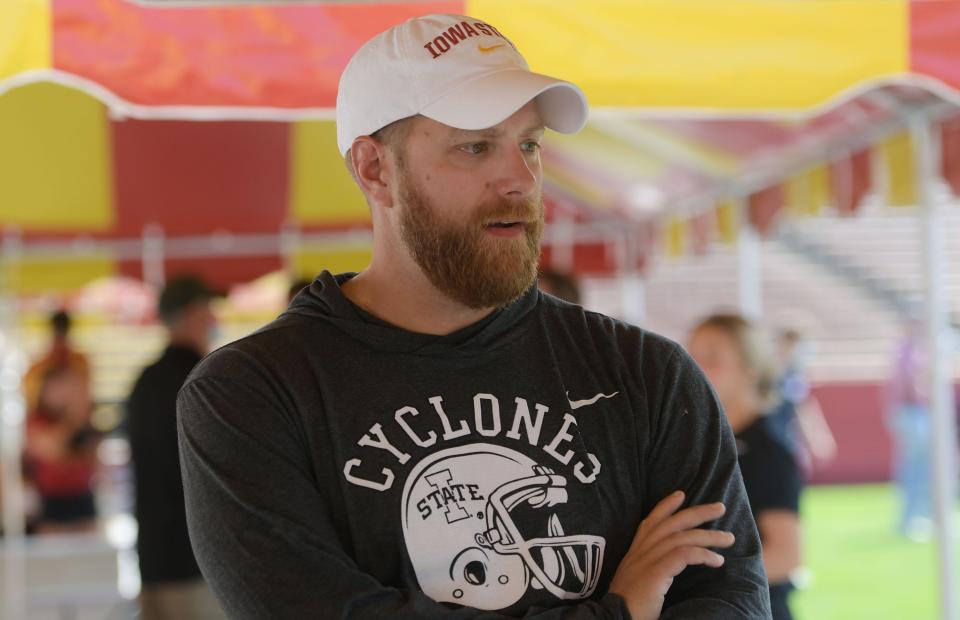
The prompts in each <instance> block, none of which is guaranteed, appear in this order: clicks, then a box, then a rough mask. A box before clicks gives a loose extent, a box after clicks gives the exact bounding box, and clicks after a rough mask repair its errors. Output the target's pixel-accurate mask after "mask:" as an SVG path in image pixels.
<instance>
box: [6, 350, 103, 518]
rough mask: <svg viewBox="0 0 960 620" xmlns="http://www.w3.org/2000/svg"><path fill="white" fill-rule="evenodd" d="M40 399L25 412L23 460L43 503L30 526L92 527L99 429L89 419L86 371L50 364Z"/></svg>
mask: <svg viewBox="0 0 960 620" xmlns="http://www.w3.org/2000/svg"><path fill="white" fill-rule="evenodd" d="M36 399H37V400H36V402H35V403H34V405H33V409H31V410H30V412H29V415H28V417H27V433H26V449H25V455H24V456H25V459H24V460H25V464H26V470H27V472H28V477H29V480H30V481H31V482H32V483H33V485H34V487H35V488H36V491H37V493H38V494H39V496H40V502H41V509H40V515H39V518H38V520H37V522H35V523H32V524H31V527H30V530H31V531H33V532H36V533H38V534H44V533H64V532H81V531H90V530H93V529H94V528H95V526H96V505H95V502H94V495H93V480H94V474H95V473H96V466H97V454H96V448H97V444H98V443H99V435H98V433H97V432H96V431H95V430H94V429H93V427H92V426H91V425H90V414H91V410H92V403H91V400H90V391H89V385H88V383H87V375H86V374H85V373H83V372H79V371H78V370H77V369H76V368H74V367H71V366H70V365H67V364H61V365H51V366H50V367H48V368H47V369H46V370H45V372H44V374H43V376H42V377H41V378H40V384H39V392H38V394H37V396H36Z"/></svg>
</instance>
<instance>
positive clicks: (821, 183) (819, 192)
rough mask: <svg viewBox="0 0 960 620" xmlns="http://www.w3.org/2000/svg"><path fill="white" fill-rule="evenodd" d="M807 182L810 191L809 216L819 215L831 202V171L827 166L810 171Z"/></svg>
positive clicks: (820, 166) (816, 167)
mask: <svg viewBox="0 0 960 620" xmlns="http://www.w3.org/2000/svg"><path fill="white" fill-rule="evenodd" d="M807 182H808V183H809V191H810V196H809V198H810V202H809V207H810V209H811V210H810V212H809V215H819V214H820V211H822V210H823V208H824V207H825V206H826V205H827V203H828V202H830V171H829V170H828V169H827V166H826V164H820V165H819V166H814V167H813V168H811V169H810V170H808V171H807Z"/></svg>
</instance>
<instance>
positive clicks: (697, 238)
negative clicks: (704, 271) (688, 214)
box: [690, 211, 716, 256]
mask: <svg viewBox="0 0 960 620" xmlns="http://www.w3.org/2000/svg"><path fill="white" fill-rule="evenodd" d="M715 220H716V213H714V212H712V211H710V212H707V213H702V214H700V215H697V216H695V217H693V218H691V219H690V249H691V250H692V251H693V253H694V254H695V255H697V256H705V255H706V254H707V253H708V252H709V250H710V238H711V237H712V236H713V228H714V223H715Z"/></svg>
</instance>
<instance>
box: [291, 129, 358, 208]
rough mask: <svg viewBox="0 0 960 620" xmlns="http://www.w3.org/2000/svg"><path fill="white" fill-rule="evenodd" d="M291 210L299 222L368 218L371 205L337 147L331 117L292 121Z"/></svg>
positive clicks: (335, 132)
mask: <svg viewBox="0 0 960 620" xmlns="http://www.w3.org/2000/svg"><path fill="white" fill-rule="evenodd" d="M291 149H292V150H293V153H292V154H291V155H292V157H291V161H290V175H291V178H290V214H291V216H292V217H293V219H294V220H295V221H297V222H299V223H301V224H307V225H322V226H342V225H347V224H366V223H369V222H370V209H369V208H368V207H367V203H366V201H365V200H364V198H363V194H362V193H361V192H360V189H359V188H358V187H357V185H356V183H354V182H353V179H352V178H351V177H350V173H349V172H347V169H346V167H345V166H344V163H343V157H341V156H340V152H339V150H338V149H337V128H336V125H335V124H334V122H333V121H305V122H299V123H295V124H294V125H293V136H292V140H291Z"/></svg>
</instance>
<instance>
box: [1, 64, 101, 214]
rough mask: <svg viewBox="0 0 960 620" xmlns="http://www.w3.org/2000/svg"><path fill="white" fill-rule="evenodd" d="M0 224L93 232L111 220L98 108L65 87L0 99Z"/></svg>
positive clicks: (29, 89) (45, 86) (41, 86)
mask: <svg viewBox="0 0 960 620" xmlns="http://www.w3.org/2000/svg"><path fill="white" fill-rule="evenodd" d="M0 136H3V139H0V226H2V225H7V224H13V225H16V226H20V227H21V228H22V229H23V230H28V231H29V230H71V231H78V232H101V231H106V230H109V229H110V228H111V227H112V226H113V222H114V196H113V171H112V168H111V147H110V134H109V124H108V121H107V114H106V108H105V107H104V105H103V104H102V103H100V102H99V101H97V100H96V99H94V98H92V97H90V96H89V95H86V94H84V93H81V92H80V91H76V90H73V89H70V88H67V87H65V86H60V85H57V84H50V83H37V84H29V85H27V86H23V87H21V88H16V89H14V90H12V91H10V92H8V93H6V94H5V95H3V96H0Z"/></svg>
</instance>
